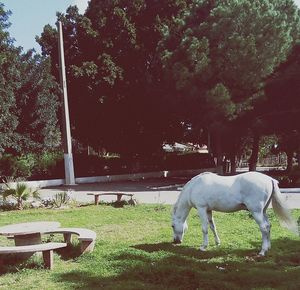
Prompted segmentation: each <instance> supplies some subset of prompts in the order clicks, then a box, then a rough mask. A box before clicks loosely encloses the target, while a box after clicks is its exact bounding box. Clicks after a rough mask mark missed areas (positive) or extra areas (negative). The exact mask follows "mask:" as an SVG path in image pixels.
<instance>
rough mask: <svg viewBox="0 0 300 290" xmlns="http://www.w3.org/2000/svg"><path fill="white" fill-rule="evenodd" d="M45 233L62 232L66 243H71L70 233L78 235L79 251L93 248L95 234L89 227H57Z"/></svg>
mask: <svg viewBox="0 0 300 290" xmlns="http://www.w3.org/2000/svg"><path fill="white" fill-rule="evenodd" d="M45 234H63V235H64V241H65V243H67V244H68V245H70V244H71V243H72V234H75V235H77V236H78V240H79V241H80V252H81V253H82V254H83V253H89V252H92V251H93V250H94V247H95V242H96V236H97V234H96V233H95V232H94V231H92V230H89V229H84V228H58V229H56V230H53V231H50V232H46V233H45Z"/></svg>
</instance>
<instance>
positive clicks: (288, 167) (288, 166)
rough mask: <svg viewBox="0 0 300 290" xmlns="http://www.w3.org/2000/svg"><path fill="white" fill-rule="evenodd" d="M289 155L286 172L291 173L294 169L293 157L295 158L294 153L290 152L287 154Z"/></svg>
mask: <svg viewBox="0 0 300 290" xmlns="http://www.w3.org/2000/svg"><path fill="white" fill-rule="evenodd" d="M286 155H287V167H286V172H287V173H290V172H291V171H292V168H293V156H294V151H293V150H289V151H287V152H286Z"/></svg>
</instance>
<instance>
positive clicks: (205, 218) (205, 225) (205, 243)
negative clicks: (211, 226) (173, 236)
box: [197, 207, 208, 251]
mask: <svg viewBox="0 0 300 290" xmlns="http://www.w3.org/2000/svg"><path fill="white" fill-rule="evenodd" d="M197 210H198V214H199V217H200V220H201V224H202V233H203V243H202V245H201V246H200V250H201V251H206V249H207V246H208V216H207V210H206V208H205V207H199V208H197Z"/></svg>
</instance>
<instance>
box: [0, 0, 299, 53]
mask: <svg viewBox="0 0 300 290" xmlns="http://www.w3.org/2000/svg"><path fill="white" fill-rule="evenodd" d="M1 2H2V3H3V4H4V6H5V10H10V11H11V12H12V15H11V16H10V18H9V21H10V22H11V27H10V28H9V30H8V31H9V33H10V36H11V37H13V38H14V39H15V45H16V46H22V47H23V48H24V51H26V50H28V49H31V48H34V49H35V50H36V51H37V52H40V51H41V50H40V46H39V45H38V43H37V42H36V41H35V36H36V35H38V36H40V35H41V33H42V31H43V28H44V26H45V25H47V24H50V25H52V26H54V25H55V22H56V12H57V11H59V12H66V9H67V8H68V7H69V6H70V5H77V7H78V8H79V12H80V13H84V11H85V9H86V7H87V5H88V0H0V3H1ZM294 2H295V3H296V4H297V5H298V6H299V7H300V0H294Z"/></svg>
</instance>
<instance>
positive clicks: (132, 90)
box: [38, 0, 188, 156]
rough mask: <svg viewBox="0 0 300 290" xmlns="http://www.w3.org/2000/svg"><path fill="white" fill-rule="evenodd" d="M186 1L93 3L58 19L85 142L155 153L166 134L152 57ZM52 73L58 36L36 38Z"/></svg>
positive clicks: (74, 113) (50, 32)
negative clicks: (165, 30)
mask: <svg viewBox="0 0 300 290" xmlns="http://www.w3.org/2000/svg"><path fill="white" fill-rule="evenodd" d="M186 2H188V1H173V0H172V1H171V0H170V1H146V0H143V1H127V0H122V1H100V2H99V1H90V3H89V7H88V9H87V11H86V13H85V15H84V16H82V15H79V14H78V10H77V9H76V8H75V7H69V8H68V9H67V12H66V14H62V15H61V14H59V15H58V18H59V19H60V20H61V21H62V22H63V25H64V38H65V56H66V61H67V63H68V65H69V70H68V72H67V73H68V76H67V78H68V83H69V95H70V110H71V120H72V122H73V128H74V136H75V137H76V138H77V139H79V140H80V142H82V143H83V144H90V145H94V146H95V147H96V148H97V147H102V148H106V149H107V150H108V151H112V152H118V153H121V154H123V155H130V156H132V155H144V154H149V153H152V152H157V151H159V150H160V149H161V144H162V142H163V141H164V140H165V139H166V132H167V131H169V132H168V133H169V135H171V133H170V130H172V128H169V127H168V126H169V123H168V118H167V116H168V113H167V107H166V104H167V103H166V101H165V100H164V97H163V95H164V93H163V92H164V87H163V85H162V84H161V81H162V78H161V75H162V71H161V66H160V61H159V55H158V52H157V47H158V43H159V41H160V40H161V37H162V36H161V35H162V34H161V33H162V30H163V28H164V26H165V25H167V24H168V23H169V22H170V23H171V22H172V18H173V16H175V15H179V14H180V13H181V12H182V11H183V9H185V8H186V7H187V4H186ZM38 41H39V43H40V44H41V46H42V51H43V53H44V54H46V55H51V58H52V61H53V72H54V73H55V74H56V76H57V71H56V64H57V50H56V41H57V33H56V31H55V29H53V28H51V27H49V26H46V27H45V28H44V32H43V34H42V36H41V37H40V38H39V39H38Z"/></svg>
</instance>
